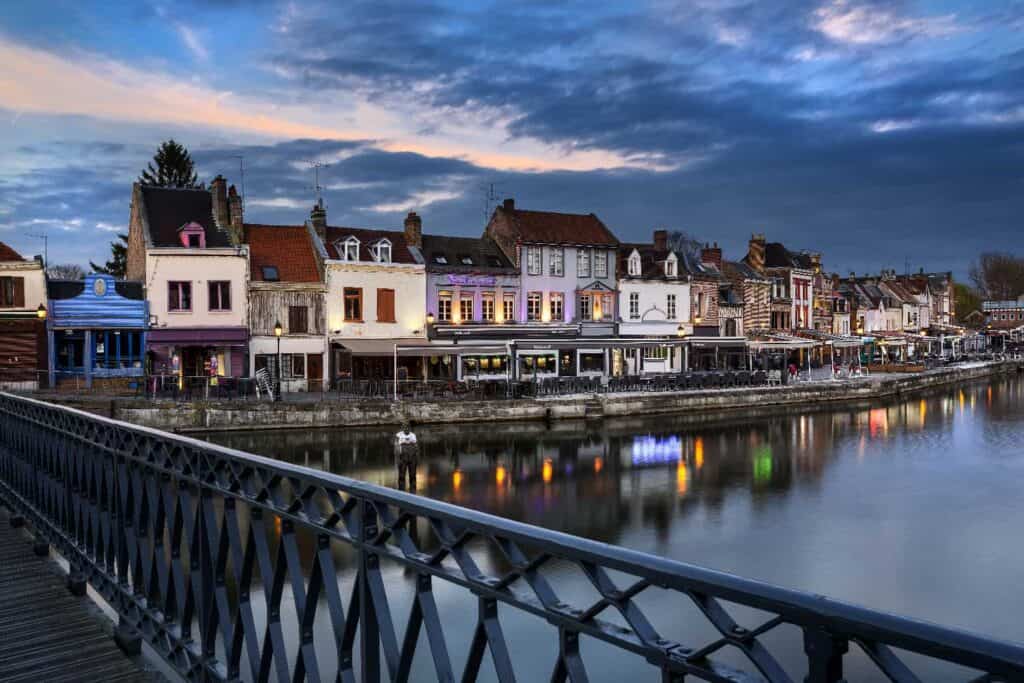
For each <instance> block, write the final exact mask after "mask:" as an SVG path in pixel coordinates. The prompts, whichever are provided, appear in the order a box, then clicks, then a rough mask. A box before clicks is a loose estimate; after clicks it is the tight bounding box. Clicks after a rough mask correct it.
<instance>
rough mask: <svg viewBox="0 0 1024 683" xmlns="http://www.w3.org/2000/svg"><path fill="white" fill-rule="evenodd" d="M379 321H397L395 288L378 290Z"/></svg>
mask: <svg viewBox="0 0 1024 683" xmlns="http://www.w3.org/2000/svg"><path fill="white" fill-rule="evenodd" d="M377 322H379V323H393V322H395V290H393V289H378V290H377Z"/></svg>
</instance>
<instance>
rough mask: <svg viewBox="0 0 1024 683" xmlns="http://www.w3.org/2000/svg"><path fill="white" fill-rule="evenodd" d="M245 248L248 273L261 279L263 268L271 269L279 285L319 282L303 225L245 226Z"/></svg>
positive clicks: (307, 234) (311, 247) (318, 275)
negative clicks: (247, 246)
mask: <svg viewBox="0 0 1024 683" xmlns="http://www.w3.org/2000/svg"><path fill="white" fill-rule="evenodd" d="M245 242H246V244H248V245H249V272H250V277H251V278H252V279H253V280H254V281H261V280H263V267H264V266H275V267H276V268H277V274H278V280H279V281H281V282H319V281H320V271H319V269H318V268H317V264H316V256H315V255H314V253H313V243H312V241H311V240H310V237H309V232H308V231H307V229H306V226H304V225H254V224H252V223H246V224H245Z"/></svg>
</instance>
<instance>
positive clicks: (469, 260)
mask: <svg viewBox="0 0 1024 683" xmlns="http://www.w3.org/2000/svg"><path fill="white" fill-rule="evenodd" d="M459 263H461V264H462V265H464V266H471V265H473V257H472V256H470V255H469V254H459Z"/></svg>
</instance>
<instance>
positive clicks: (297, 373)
mask: <svg viewBox="0 0 1024 683" xmlns="http://www.w3.org/2000/svg"><path fill="white" fill-rule="evenodd" d="M291 360H292V362H291V363H290V364H289V365H290V366H291V370H292V374H291V376H292V377H305V376H306V356H305V354H302V353H293V354H292V359H291Z"/></svg>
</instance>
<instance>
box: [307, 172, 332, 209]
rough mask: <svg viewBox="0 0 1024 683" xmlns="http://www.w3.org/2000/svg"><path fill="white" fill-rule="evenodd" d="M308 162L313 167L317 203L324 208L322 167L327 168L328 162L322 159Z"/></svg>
mask: <svg viewBox="0 0 1024 683" xmlns="http://www.w3.org/2000/svg"><path fill="white" fill-rule="evenodd" d="M306 163H307V164H309V165H310V166H312V167H313V188H312V189H313V191H315V192H316V205H317V206H319V207H321V208H323V205H324V200H323V194H322V192H323V189H324V188H323V186H322V185H320V169H321V168H326V167H327V164H325V163H323V162H321V161H307V162H306Z"/></svg>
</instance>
